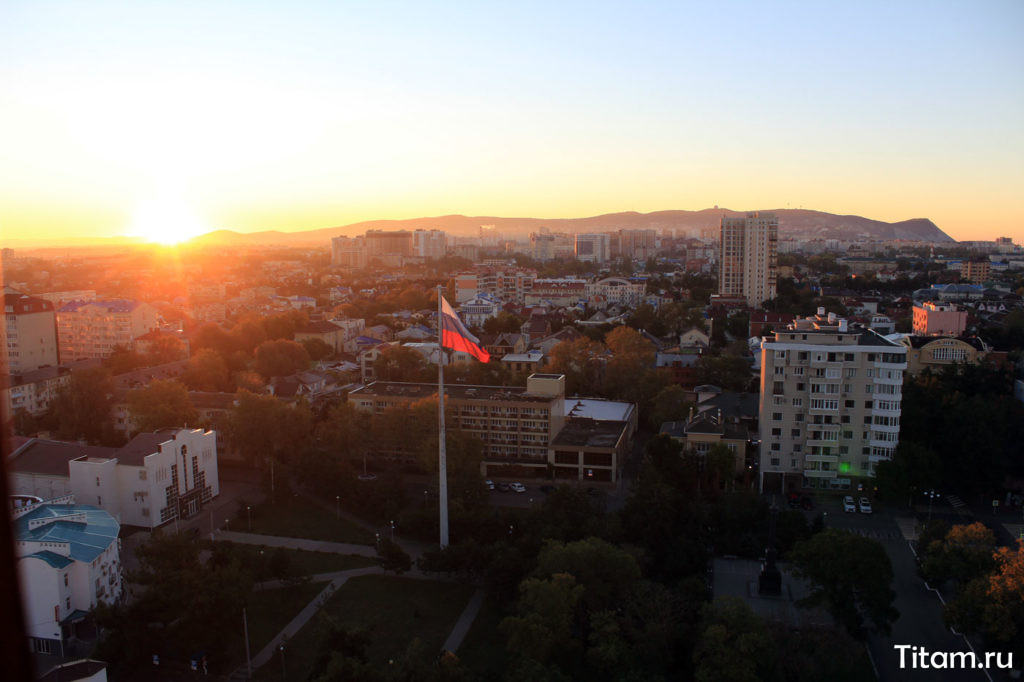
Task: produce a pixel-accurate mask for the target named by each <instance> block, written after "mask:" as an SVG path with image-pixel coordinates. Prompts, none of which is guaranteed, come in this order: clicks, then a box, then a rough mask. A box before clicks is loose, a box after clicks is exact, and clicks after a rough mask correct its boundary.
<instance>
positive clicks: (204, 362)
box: [181, 348, 233, 392]
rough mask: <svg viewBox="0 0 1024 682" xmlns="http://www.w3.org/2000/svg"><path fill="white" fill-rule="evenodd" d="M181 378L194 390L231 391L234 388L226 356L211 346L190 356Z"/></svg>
mask: <svg viewBox="0 0 1024 682" xmlns="http://www.w3.org/2000/svg"><path fill="white" fill-rule="evenodd" d="M181 380H182V382H184V384H185V385H186V386H188V387H189V389H191V390H193V391H213V392H230V391H231V390H232V388H233V384H232V382H231V374H230V371H229V370H228V365H227V363H226V362H224V357H223V356H222V355H220V354H219V353H217V352H216V351H215V350H213V349H211V348H203V349H202V350H200V351H199V352H198V353H196V354H195V355H193V356H192V357H191V358H189V361H188V365H186V366H185V371H184V372H183V373H182V375H181Z"/></svg>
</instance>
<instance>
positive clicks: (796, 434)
mask: <svg viewBox="0 0 1024 682" xmlns="http://www.w3.org/2000/svg"><path fill="white" fill-rule="evenodd" d="M789 435H790V436H792V437H793V438H799V437H800V429H790V430H789Z"/></svg>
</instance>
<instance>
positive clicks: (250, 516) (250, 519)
mask: <svg viewBox="0 0 1024 682" xmlns="http://www.w3.org/2000/svg"><path fill="white" fill-rule="evenodd" d="M245 515H246V516H247V517H248V518H249V532H250V533H251V532H252V507H250V506H249V505H246V507H245Z"/></svg>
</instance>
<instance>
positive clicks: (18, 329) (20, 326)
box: [4, 293, 57, 374]
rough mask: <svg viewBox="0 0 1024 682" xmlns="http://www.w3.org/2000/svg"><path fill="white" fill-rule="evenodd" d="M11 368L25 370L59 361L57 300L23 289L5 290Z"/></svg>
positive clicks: (19, 372)
mask: <svg viewBox="0 0 1024 682" xmlns="http://www.w3.org/2000/svg"><path fill="white" fill-rule="evenodd" d="M4 326H5V328H6V332H7V368H8V371H9V372H10V373H11V374H21V373H23V372H30V371H32V370H34V369H39V368H40V367H44V366H47V365H49V366H55V365H56V364H57V319H56V315H55V314H54V310H53V303H51V302H49V301H45V300H43V299H41V298H35V297H32V296H28V295H26V294H20V293H4Z"/></svg>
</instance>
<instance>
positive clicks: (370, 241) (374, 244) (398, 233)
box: [363, 230, 413, 260]
mask: <svg viewBox="0 0 1024 682" xmlns="http://www.w3.org/2000/svg"><path fill="white" fill-rule="evenodd" d="M363 240H364V243H365V244H366V254H367V257H368V258H370V259H371V260H372V259H373V258H379V257H381V256H389V255H391V256H411V255H413V244H412V232H409V231H408V230H367V232H366V235H365V236H364V237H363Z"/></svg>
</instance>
